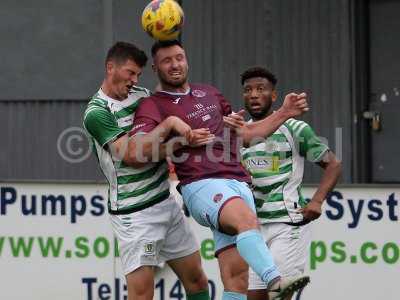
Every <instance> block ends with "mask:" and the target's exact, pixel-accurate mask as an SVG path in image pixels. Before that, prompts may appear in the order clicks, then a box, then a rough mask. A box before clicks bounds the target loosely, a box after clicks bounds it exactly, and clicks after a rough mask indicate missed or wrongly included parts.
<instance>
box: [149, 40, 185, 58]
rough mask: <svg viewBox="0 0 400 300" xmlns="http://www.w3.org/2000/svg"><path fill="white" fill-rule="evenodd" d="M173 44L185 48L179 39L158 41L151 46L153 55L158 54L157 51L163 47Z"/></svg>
mask: <svg viewBox="0 0 400 300" xmlns="http://www.w3.org/2000/svg"><path fill="white" fill-rule="evenodd" d="M172 46H179V47H181V48H182V49H183V46H182V44H181V42H180V41H178V40H169V41H157V42H155V43H154V44H153V46H152V47H151V56H152V57H154V56H156V54H157V51H158V50H160V49H162V48H168V47H172Z"/></svg>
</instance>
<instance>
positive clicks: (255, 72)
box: [240, 67, 278, 88]
mask: <svg viewBox="0 0 400 300" xmlns="http://www.w3.org/2000/svg"><path fill="white" fill-rule="evenodd" d="M240 77H241V81H242V85H243V84H244V82H245V81H246V80H247V79H250V78H254V77H262V78H266V79H267V80H268V81H269V82H271V84H272V86H273V87H274V88H275V86H276V84H277V83H278V79H277V78H276V77H275V75H274V74H272V73H271V72H270V71H268V70H267V69H265V68H263V67H251V68H248V69H247V70H246V71H244V72H243V73H242V74H241V75H240Z"/></svg>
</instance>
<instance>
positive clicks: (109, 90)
mask: <svg viewBox="0 0 400 300" xmlns="http://www.w3.org/2000/svg"><path fill="white" fill-rule="evenodd" d="M101 90H102V91H103V93H104V94H106V95H107V96H108V97H110V98H112V99H114V100H118V101H122V100H123V99H120V97H119V96H118V95H117V94H116V93H114V92H113V89H112V88H111V85H110V84H109V83H108V82H107V80H106V79H104V81H103V83H102V85H101Z"/></svg>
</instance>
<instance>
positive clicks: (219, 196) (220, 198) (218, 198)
mask: <svg viewBox="0 0 400 300" xmlns="http://www.w3.org/2000/svg"><path fill="white" fill-rule="evenodd" d="M223 197H224V195H222V194H221V193H218V194H216V195H215V196H214V199H213V201H214V202H215V203H218V202H219V201H221V200H222V198H223Z"/></svg>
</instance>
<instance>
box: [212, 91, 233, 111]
mask: <svg viewBox="0 0 400 300" xmlns="http://www.w3.org/2000/svg"><path fill="white" fill-rule="evenodd" d="M215 93H216V96H217V98H218V100H219V103H220V105H221V109H222V114H223V115H224V116H227V115H229V114H231V113H232V106H231V104H230V103H229V101H228V100H227V99H226V98H225V97H224V95H222V93H221V92H220V91H219V90H217V89H215Z"/></svg>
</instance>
